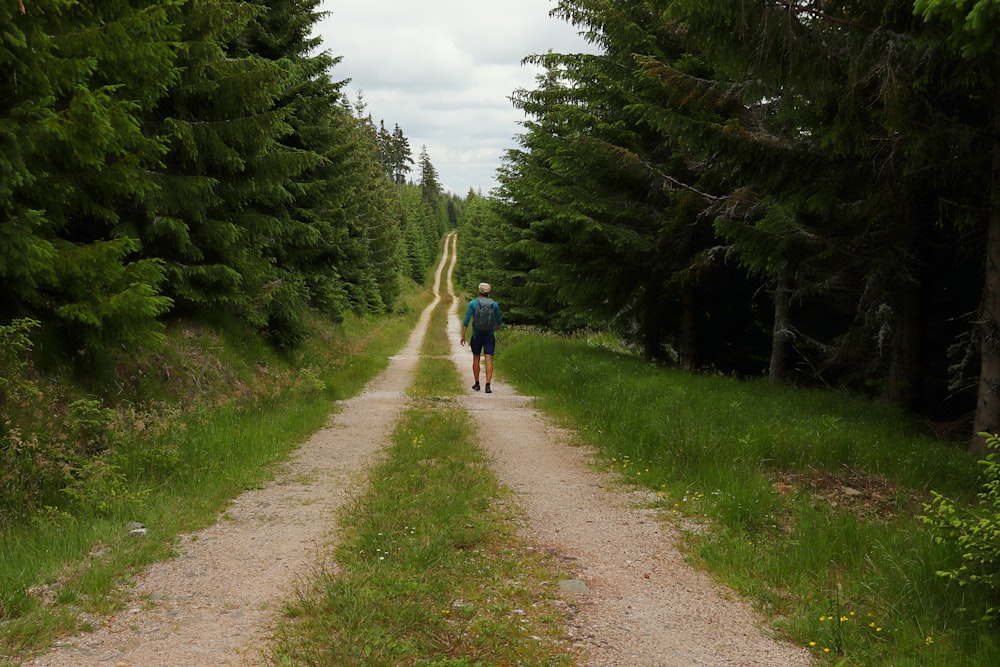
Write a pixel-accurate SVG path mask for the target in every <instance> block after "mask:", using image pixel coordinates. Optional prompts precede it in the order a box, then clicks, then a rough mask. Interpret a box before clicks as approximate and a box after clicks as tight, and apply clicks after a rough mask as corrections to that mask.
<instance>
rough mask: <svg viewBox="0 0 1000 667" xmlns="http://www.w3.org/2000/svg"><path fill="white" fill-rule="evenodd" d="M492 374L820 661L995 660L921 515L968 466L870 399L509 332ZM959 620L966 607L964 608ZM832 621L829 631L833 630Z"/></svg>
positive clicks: (969, 484) (963, 485)
mask: <svg viewBox="0 0 1000 667" xmlns="http://www.w3.org/2000/svg"><path fill="white" fill-rule="evenodd" d="M497 368H498V372H500V373H502V374H503V375H504V376H505V377H506V378H508V379H509V380H511V381H513V383H514V384H515V385H516V386H518V388H519V389H520V390H521V391H522V392H523V393H528V394H532V395H536V396H540V397H541V404H542V405H543V406H544V407H545V408H546V409H547V410H548V411H550V413H552V414H553V415H556V416H557V417H558V418H560V419H563V420H565V421H566V422H567V423H568V424H570V425H571V426H573V427H574V428H575V429H576V430H577V432H578V434H579V438H580V439H581V440H582V441H585V442H587V443H590V444H592V445H593V446H595V448H596V449H597V450H598V451H599V453H600V456H601V458H602V460H603V462H604V463H605V465H607V466H608V467H609V468H612V469H613V470H615V471H616V472H617V473H618V474H619V475H620V476H621V479H622V480H623V481H625V482H628V483H634V484H639V485H642V486H645V487H648V488H650V489H652V490H654V491H656V492H657V494H658V497H659V504H660V505H661V506H662V507H664V508H665V509H667V510H668V512H675V513H676V515H677V516H678V517H682V516H684V517H694V518H695V519H697V520H699V523H702V524H704V525H705V526H707V527H708V528H707V530H697V531H691V532H690V534H689V535H688V537H687V542H686V550H687V552H688V554H689V556H690V558H691V559H692V560H693V561H695V562H696V563H698V564H700V565H701V566H703V567H705V568H707V569H709V570H710V571H712V572H713V573H714V574H715V576H716V577H717V578H718V579H719V580H720V581H722V582H724V583H725V584H727V585H729V586H732V587H733V588H735V589H736V590H738V591H740V592H741V593H742V594H743V595H744V596H746V597H747V598H748V599H749V600H751V601H752V602H753V603H755V604H756V605H757V606H758V607H760V608H761V609H763V610H764V611H766V612H767V613H769V614H770V616H771V618H772V621H773V624H774V625H775V627H776V628H778V629H779V631H780V632H781V633H783V634H784V635H786V636H787V637H788V638H790V639H791V640H792V641H794V642H796V643H799V644H801V645H803V646H809V647H810V648H811V649H812V650H813V651H814V652H815V654H816V656H817V658H818V659H819V660H820V661H821V662H823V661H829V662H830V663H831V664H840V661H845V660H846V664H855V665H886V664H892V665H896V666H900V665H931V664H933V665H935V666H939V667H940V666H949V665H955V666H958V665H969V664H1000V644H998V642H997V641H996V639H995V635H994V634H993V633H992V629H991V628H988V627H983V626H981V625H978V624H976V623H974V622H973V621H972V619H975V618H977V617H978V615H977V610H982V609H983V608H984V605H986V603H987V600H986V599H984V597H983V596H982V595H979V594H977V592H976V591H973V590H969V589H968V588H962V587H959V586H956V585H954V584H951V583H950V582H948V581H947V580H944V579H942V578H941V577H939V576H937V575H936V574H935V572H936V571H938V570H941V569H945V568H946V567H951V566H954V565H955V564H956V562H957V561H956V559H957V557H958V554H957V553H955V549H954V547H953V546H952V545H950V544H938V543H937V542H936V541H935V540H934V535H932V534H931V533H930V531H929V530H928V529H927V528H926V527H925V526H924V525H923V524H922V523H921V522H920V521H919V518H918V517H919V515H920V514H921V513H922V511H923V510H922V505H923V503H924V502H926V501H927V500H928V499H929V497H928V491H929V489H935V490H938V491H941V492H942V493H945V494H947V495H955V496H959V497H963V498H965V499H966V500H971V499H972V497H973V496H974V493H975V492H976V491H977V490H978V484H979V482H978V480H979V475H980V470H979V467H978V466H977V465H976V464H975V462H974V461H973V460H972V459H971V457H970V456H969V455H968V454H966V453H965V452H964V451H963V449H962V447H960V446H958V445H955V444H943V443H940V442H937V441H934V440H932V439H930V438H928V437H925V436H923V435H921V434H920V433H919V432H918V431H917V430H916V429H915V428H914V425H913V424H912V423H910V422H909V421H908V420H907V419H906V417H905V416H904V415H903V414H901V413H898V412H896V411H895V410H893V409H891V408H889V407H887V406H885V405H881V404H875V403H872V402H869V401H865V400H861V399H858V398H856V397H850V396H846V395H841V394H837V393H832V392H829V391H809V390H792V389H784V388H775V387H772V386H770V385H769V384H767V383H765V382H741V381H736V380H733V379H731V378H725V377H718V376H712V375H696V374H690V373H685V372H681V371H677V370H673V369H668V368H664V367H660V366H656V365H652V364H649V363H646V362H644V361H642V360H641V359H638V358H636V357H635V356H633V355H629V354H626V353H623V352H622V351H620V350H613V349H607V346H602V345H597V344H592V343H589V342H588V341H586V340H564V339H557V338H554V337H548V336H543V335H538V334H532V333H529V332H515V331H511V330H509V329H508V331H507V335H506V345H505V348H504V355H503V358H502V359H500V360H498V365H497ZM966 608H967V609H968V611H967V612H963V611H962V610H963V609H966ZM831 619H833V620H831Z"/></svg>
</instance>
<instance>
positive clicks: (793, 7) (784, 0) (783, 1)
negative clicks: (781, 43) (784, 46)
mask: <svg viewBox="0 0 1000 667" xmlns="http://www.w3.org/2000/svg"><path fill="white" fill-rule="evenodd" d="M777 2H778V4H779V5H782V6H784V7H785V9H787V10H788V11H789V13H794V14H805V15H808V16H812V17H815V18H817V19H819V20H821V21H826V22H828V23H835V24H837V25H842V26H847V27H848V28H856V29H858V30H864V31H865V32H875V30H874V29H873V28H872V27H871V26H867V25H864V24H862V23H858V22H856V21H851V20H848V19H845V18H839V17H837V16H831V15H830V14H827V13H826V12H824V11H821V10H819V9H814V8H813V7H802V6H799V2H798V0H777Z"/></svg>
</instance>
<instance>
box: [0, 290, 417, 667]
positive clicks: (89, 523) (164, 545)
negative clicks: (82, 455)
mask: <svg viewBox="0 0 1000 667" xmlns="http://www.w3.org/2000/svg"><path fill="white" fill-rule="evenodd" d="M429 298H430V297H429V294H428V293H426V292H425V293H415V292H414V293H412V294H410V295H409V296H408V297H407V300H408V306H407V308H406V314H403V315H398V316H394V317H391V318H386V319H379V320H372V319H352V320H348V321H346V322H344V323H343V324H341V325H337V326H331V325H324V324H322V323H319V322H317V323H315V336H314V337H313V338H312V339H310V341H309V343H308V345H307V347H306V348H304V349H302V350H299V351H298V352H297V353H296V354H295V355H294V356H288V355H279V354H275V353H274V352H273V351H270V350H268V349H267V348H265V347H263V346H257V345H254V344H253V343H252V342H248V341H246V340H243V341H227V340H226V339H225V336H224V335H222V336H220V335H215V334H211V333H210V332H205V331H198V330H195V329H193V328H189V329H186V330H183V331H181V330H175V331H173V332H172V334H171V335H172V339H171V342H170V345H169V346H168V349H167V350H166V351H165V352H164V353H162V355H161V358H160V359H159V360H158V364H159V367H160V369H161V372H160V373H159V374H158V375H159V376H160V377H161V378H168V379H169V382H170V383H171V384H172V386H168V387H163V386H158V387H152V382H151V381H149V380H142V381H144V382H146V384H147V386H146V387H144V388H140V389H141V391H140V392H139V393H144V394H146V395H152V394H156V395H157V396H159V397H161V399H160V400H150V401H147V402H145V403H143V404H142V405H143V407H142V408H141V409H139V408H135V407H132V406H128V405H122V406H119V407H118V408H117V409H116V410H115V411H109V412H114V416H113V419H112V423H111V427H110V428H109V429H108V430H107V432H106V435H105V438H106V439H105V441H104V442H103V443H102V446H103V447H104V448H105V453H104V454H102V455H101V456H98V457H95V458H94V459H93V461H92V462H90V463H88V464H87V465H88V467H87V468H86V469H85V470H84V471H83V474H79V475H77V476H75V478H74V480H73V482H72V483H71V484H70V485H69V486H67V487H66V489H65V491H64V493H63V494H62V496H61V498H60V499H61V500H64V501H65V502H63V504H61V505H59V506H50V507H48V508H47V509H46V510H45V511H43V512H39V513H37V514H36V515H35V516H34V518H33V519H32V520H31V521H30V522H28V523H24V522H20V523H14V522H5V523H4V528H3V530H2V532H0V664H9V663H10V662H14V663H15V664H16V663H17V662H18V660H19V657H18V656H24V655H28V654H32V653H35V652H38V651H40V650H44V648H45V647H46V646H47V645H49V644H50V643H51V642H52V640H53V639H54V638H55V637H57V636H59V635H60V634H62V633H66V632H74V631H78V630H81V629H86V628H87V623H88V621H87V620H86V619H87V618H88V614H93V613H97V614H103V613H107V612H109V611H113V610H115V609H117V608H119V606H120V604H121V599H120V596H119V590H120V589H119V584H120V583H121V582H122V581H124V580H126V579H127V578H128V577H129V576H131V574H132V573H134V572H136V571H138V570H140V569H142V568H143V567H144V566H146V565H148V564H149V563H151V562H153V561H155V560H158V559H162V558H164V557H168V556H169V555H170V554H171V549H172V547H171V545H172V543H173V539H174V537H175V536H176V535H177V534H178V533H181V532H187V531H192V530H197V529H198V528H201V527H204V526H205V525H208V524H209V523H211V522H212V521H213V520H214V519H215V518H216V516H217V515H218V513H219V512H220V511H221V510H222V509H223V508H224V507H225V505H226V503H227V502H228V501H229V500H230V499H231V498H233V497H235V496H236V495H238V494H239V493H240V492H242V491H243V490H245V489H247V488H253V487H255V486H258V485H261V484H263V483H265V482H266V481H267V480H268V479H270V478H271V477H272V476H273V473H274V470H275V466H276V464H277V463H278V462H280V461H281V460H283V459H284V458H285V457H286V456H287V455H288V454H289V452H290V451H292V450H293V449H294V448H295V447H296V446H297V445H298V444H299V443H301V442H302V441H303V440H304V439H305V438H306V437H308V435H309V434H311V433H312V432H314V431H315V430H316V429H318V428H320V427H321V426H323V425H324V424H325V423H326V421H327V419H328V417H329V414H330V411H331V409H332V408H333V404H332V401H333V400H336V399H341V398H346V397H349V396H351V395H353V394H355V393H357V392H358V391H359V390H360V389H361V388H362V387H363V386H364V383H365V382H367V380H368V379H370V378H371V377H373V376H374V375H375V374H377V373H378V372H379V371H380V370H381V369H382V368H384V367H385V365H386V363H387V360H388V357H389V356H391V355H392V354H393V353H395V352H396V351H398V348H399V346H400V344H401V341H404V340H405V339H406V334H407V333H408V332H409V331H410V330H411V329H412V327H413V324H414V322H415V320H416V315H417V314H418V313H419V312H420V310H421V309H422V307H423V305H425V304H426V303H427V301H428V300H429ZM136 375H142V374H141V373H137V374H136ZM160 382H161V383H162V382H163V380H160ZM171 394H172V395H174V396H177V397H180V396H188V397H189V398H191V397H193V399H192V400H193V402H194V403H195V404H194V405H183V404H181V403H179V402H178V400H177V399H174V400H167V398H169V396H168V395H171ZM164 397H166V398H164ZM131 522H139V523H141V524H143V525H144V526H145V527H146V529H147V534H146V536H145V537H143V538H141V539H136V538H134V537H130V536H129V534H128V529H127V527H128V525H129V524H130V523H131Z"/></svg>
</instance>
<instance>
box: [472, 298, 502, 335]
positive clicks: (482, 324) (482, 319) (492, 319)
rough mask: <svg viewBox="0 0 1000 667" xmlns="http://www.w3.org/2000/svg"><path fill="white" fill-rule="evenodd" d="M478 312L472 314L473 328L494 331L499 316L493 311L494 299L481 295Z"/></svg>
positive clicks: (477, 307)
mask: <svg viewBox="0 0 1000 667" xmlns="http://www.w3.org/2000/svg"><path fill="white" fill-rule="evenodd" d="M477 301H478V302H479V304H478V305H477V306H476V312H475V313H473V314H472V328H473V329H475V330H476V331H484V332H485V331H493V329H495V328H496V326H497V316H496V313H494V312H493V299H487V298H486V297H483V296H481V297H479V299H477Z"/></svg>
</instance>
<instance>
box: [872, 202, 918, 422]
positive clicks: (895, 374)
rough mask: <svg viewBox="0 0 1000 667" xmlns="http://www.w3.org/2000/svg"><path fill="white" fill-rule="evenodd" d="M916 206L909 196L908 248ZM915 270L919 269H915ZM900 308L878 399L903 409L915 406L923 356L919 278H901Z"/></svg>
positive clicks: (913, 235) (915, 223)
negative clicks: (883, 385)
mask: <svg viewBox="0 0 1000 667" xmlns="http://www.w3.org/2000/svg"><path fill="white" fill-rule="evenodd" d="M919 208H920V207H919V206H918V205H917V204H916V203H915V202H914V201H913V197H912V196H911V197H909V198H908V201H907V204H906V219H905V220H904V221H903V222H904V229H905V230H906V235H907V239H908V240H907V245H908V246H909V250H911V251H913V250H915V249H914V248H913V245H914V244H915V243H917V241H916V240H915V239H916V238H917V237H918V236H919V232H918V230H919V229H921V228H922V227H923V220H921V219H920V211H919ZM917 270H919V269H917ZM901 289H902V294H901V295H900V300H901V303H902V305H901V306H900V312H899V315H898V317H897V318H896V332H895V334H894V335H893V337H892V342H891V345H892V349H891V350H890V355H891V357H890V360H889V373H888V377H887V378H886V383H885V387H884V389H883V390H882V397H881V398H882V400H883V401H885V402H886V403H892V404H895V405H901V406H903V407H904V408H907V409H913V408H915V407H917V404H918V403H919V401H920V395H921V392H920V384H921V380H922V378H923V372H924V369H923V359H924V293H923V287H922V285H921V283H920V281H919V280H917V281H914V280H909V279H907V280H905V281H904V282H903V285H902V287H901Z"/></svg>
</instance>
